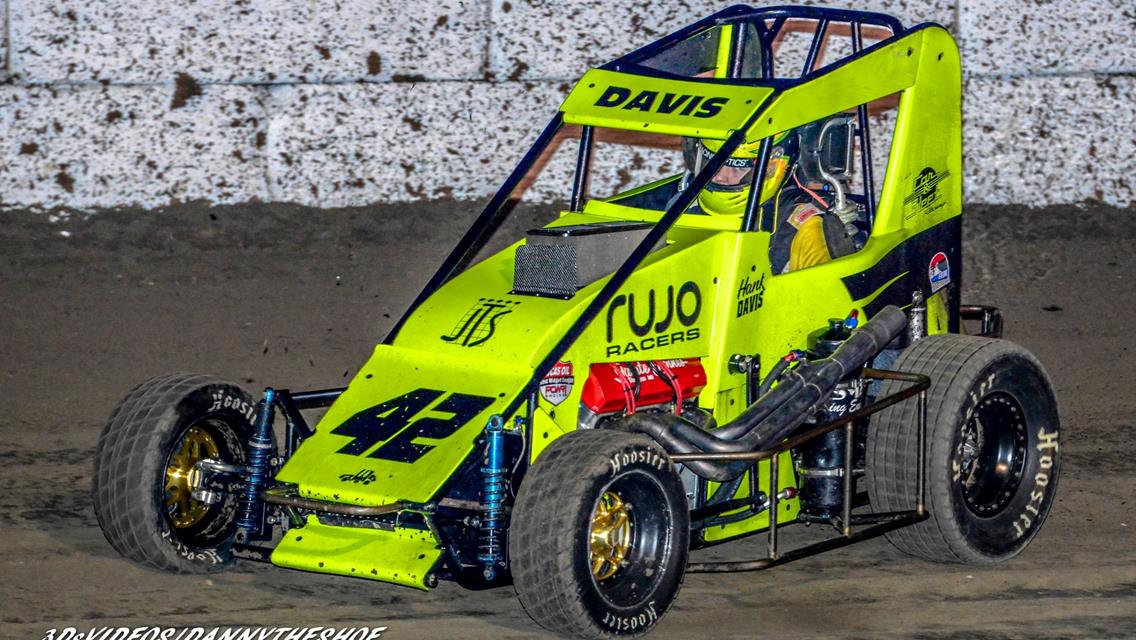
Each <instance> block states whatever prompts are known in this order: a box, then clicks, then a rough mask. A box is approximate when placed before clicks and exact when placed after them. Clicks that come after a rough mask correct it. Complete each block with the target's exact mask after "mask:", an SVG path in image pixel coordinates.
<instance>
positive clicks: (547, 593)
mask: <svg viewBox="0 0 1136 640" xmlns="http://www.w3.org/2000/svg"><path fill="white" fill-rule="evenodd" d="M565 139H569V140H573V139H575V140H578V142H579V144H578V147H577V153H576V162H575V166H576V172H575V178H574V180H573V182H572V184H571V185H570V186H571V191H570V196H569V197H567V200H568V202H569V204H568V207H567V209H566V210H564V211H561V212H559V214H558V215H556V216H555V219H554V220H552V221H551V222H550V223H548V224H546V225H544V226H542V227H539V228H535V229H532V230H530V231H528V232H527V233H526V234H525V235H524V237H522V238H520V239H518V240H517V241H516V242H514V243H513V244H511V245H510V246H508V247H507V248H506V249H504V250H502V251H499V252H496V253H493V254H491V255H489V256H488V257H486V258H485V259H483V260H481V261H480V262H477V263H476V264H473V262H474V260H473V258H474V256H475V254H477V252H478V251H479V250H480V249H481V248H482V247H483V246H484V245H485V242H486V240H487V238H489V236H490V235H491V234H492V233H493V232H494V231H495V230H496V229H497V228H498V226H499V225H500V223H501V220H502V219H503V217H504V216H503V214H505V213H506V212H507V211H508V210H509V209H510V207H511V205H512V204H513V202H514V199H515V196H516V194H517V192H518V188H519V187H520V186H521V185H524V184H528V181H529V178H530V177H531V175H530V174H531V173H532V172H533V169H534V167H538V166H540V165H541V164H543V162H542V161H541V158H542V157H543V156H544V155H545V154H546V152H550V149H551V148H552V147H553V146H555V145H556V144H559V143H560V142H561V141H563V140H565ZM623 143H630V144H635V145H638V148H639V149H640V150H639V151H635V152H634V153H635V155H633V156H629V155H627V151H626V147H625V146H621V144H623ZM620 154H623V155H620ZM621 158H622V159H621ZM628 158H630V160H628ZM885 159H886V162H884V160H885ZM625 162H632V163H634V164H636V166H652V165H654V166H657V167H659V169H660V175H661V176H662V177H661V179H659V180H657V181H655V182H651V183H649V184H645V185H642V186H638V187H636V188H631V189H629V190H628V189H626V188H625V185H617V184H615V183H614V181H613V180H612V179H610V177H608V178H605V177H604V176H603V175H601V174H602V171H600V170H601V169H603V168H604V167H607V168H609V169H610V168H611V167H613V166H619V165H620V164H621V163H625ZM593 167H595V168H597V171H596V172H593ZM885 167H886V168H885ZM609 173H611V172H609ZM593 174H595V175H593ZM605 179H606V180H607V182H604V180H605ZM605 189H606V190H607V191H606V192H604V193H599V194H598V195H595V196H593V194H592V192H593V191H604V190H605ZM565 194H566V195H569V192H568V190H567V187H566V189H565ZM961 215H962V154H961V102H960V67H959V54H958V50H957V48H956V46H955V43H954V41H953V40H952V38H951V36H950V35H949V34H948V33H947V32H946V30H944V29H943V28H942V27H940V26H937V25H934V24H922V25H918V26H915V27H912V28H907V29H905V28H903V27H902V26H901V25H900V23H899V22H898V21H897V20H896V19H894V18H892V17H889V16H886V15H882V14H877V13H869V12H861V11H846V10H834V9H822V8H816V7H777V8H768V9H762V8H750V7H745V6H735V7H731V8H729V9H726V10H724V11H721V12H719V13H716V14H714V15H712V16H710V17H708V18H706V19H704V20H701V21H699V22H697V23H695V24H693V25H690V26H688V27H685V28H683V29H680V30H678V31H676V32H674V33H672V34H670V35H668V36H666V37H664V38H662V39H661V40H659V41H657V42H654V43H652V44H650V45H648V46H646V47H643V48H641V49H638V50H636V51H634V52H632V53H629V54H627V55H625V56H623V57H621V58H619V59H617V60H614V61H612V62H610V63H608V64H605V65H603V66H602V67H599V68H596V69H592V70H590V71H588V72H587V73H586V74H585V75H584V76H583V78H582V79H581V80H580V81H579V82H578V83H576V85H575V86H574V87H573V88H572V90H571V92H570V93H569V94H568V96H567V98H566V99H565V100H564V102H563V104H562V105H561V106H560V108H559V110H558V111H557V112H556V114H555V115H554V116H553V118H552V120H551V122H550V123H549V124H548V126H547V127H546V128H545V129H544V130H543V133H541V134H540V136H539V137H538V139H537V140H536V142H535V144H534V145H533V146H532V148H531V149H530V150H529V151H528V152H527V153H526V154H525V156H524V158H523V159H522V160H521V162H520V164H519V166H517V168H516V169H515V170H514V171H513V173H512V174H511V175H510V176H509V177H508V179H507V180H506V181H505V183H504V185H503V186H502V187H501V189H500V190H499V191H498V193H497V194H496V196H495V197H494V198H493V199H492V200H491V201H490V203H489V204H488V206H487V207H486V208H485V210H484V211H483V212H482V213H481V215H480V216H479V217H478V218H477V219H476V221H475V222H474V224H473V226H472V227H471V228H470V230H469V232H468V233H467V234H466V235H465V237H463V238H462V240H461V242H460V243H459V244H458V246H457V247H455V249H454V250H453V252H452V253H451V254H450V255H449V257H448V258H447V259H446V260H445V262H444V263H443V264H442V266H441V267H440V268H439V269H438V271H437V273H436V274H435V275H434V277H433V278H432V279H431V280H430V282H429V283H428V284H427V286H426V288H425V289H424V290H423V291H422V292H421V294H420V295H419V296H418V297H417V299H416V300H415V301H414V303H413V304H412V305H411V306H410V308H409V309H408V310H407V311H406V313H405V314H404V315H403V316H402V318H401V319H400V320H399V321H398V323H397V324H396V326H395V327H394V329H393V330H392V331H391V332H390V334H389V335H388V336H386V338H385V339H384V340H382V342H381V343H380V344H379V345H378V346H377V347H376V348H375V350H374V353H373V354H372V355H371V357H370V359H369V360H368V361H367V362H366V364H365V365H364V366H363V367H362V368H361V369H360V370H359V373H358V375H357V376H355V378H354V379H353V380H352V381H351V383H350V384H349V385H348V386H347V387H346V388H343V389H328V390H321V391H307V392H289V391H287V390H277V389H267V390H265V392H264V394H263V397H262V398H261V399H260V400H259V401H256V400H254V399H253V397H252V396H250V395H249V394H248V393H247V392H246V391H244V390H242V389H240V388H239V387H237V386H235V385H232V384H228V383H224V382H221V381H219V380H216V379H213V378H210V377H207V376H191V375H175V376H167V377H163V378H158V379H155V380H151V381H148V382H146V383H144V384H142V385H141V386H139V387H138V388H136V389H135V390H134V391H132V392H131V393H130V395H129V396H127V398H126V399H125V400H124V401H123V402H122V404H121V405H120V406H119V408H118V409H117V410H116V411H115V413H114V414H113V415H112V417H111V419H110V421H109V423H108V424H107V427H106V429H105V431H104V433H103V435H102V438H101V439H100V441H99V445H98V453H97V463H96V474H95V481H94V498H95V510H96V513H97V515H98V519H99V523H100V525H101V526H102V528H103V531H104V532H105V534H106V537H107V539H108V540H109V541H110V543H111V544H112V545H113V546H114V547H115V548H116V549H117V550H118V551H119V552H121V553H122V554H123V555H124V556H126V557H128V558H130V559H132V560H135V561H138V562H142V563H145V564H149V565H153V566H156V567H159V568H162V569H166V570H171V571H179V572H182V571H208V570H213V569H217V568H221V567H224V566H226V565H228V564H229V563H230V562H231V561H232V560H233V559H234V558H237V557H244V558H253V559H258V560H263V561H268V562H271V563H273V564H276V565H279V566H282V567H290V568H296V569H304V570H308V571H316V572H323V573H334V574H340V575H344V576H353V577H357V578H367V579H372V580H381V581H385V582H391V583H396V584H401V585H406V586H411V587H416V588H419V589H429V588H431V587H433V586H435V585H436V584H437V582H438V580H439V579H450V580H457V581H459V582H461V583H462V584H465V585H468V586H470V587H474V588H485V587H494V586H498V585H506V584H509V583H512V584H513V585H514V586H515V588H516V591H517V593H518V595H519V597H520V601H521V604H522V605H523V606H524V608H525V610H526V611H527V612H528V613H529V614H530V615H531V616H532V618H533V619H534V620H535V621H536V622H537V623H539V624H540V625H543V626H544V627H547V628H548V629H551V630H553V631H556V632H559V633H563V634H567V635H572V636H578V637H585V638H607V637H616V636H634V635H639V634H642V633H645V632H647V631H648V630H650V629H651V628H652V627H653V626H654V625H655V624H656V623H657V622H658V620H659V619H660V618H661V617H662V616H663V614H664V613H665V612H666V611H667V609H668V608H669V607H670V605H671V603H672V602H673V601H674V599H675V597H676V595H677V593H678V590H679V587H680V584H681V582H682V579H683V575H684V573H685V572H687V571H722V572H729V571H750V570H757V569H764V568H768V567H771V566H774V565H777V564H779V563H783V562H788V561H790V560H794V559H798V558H802V557H805V556H809V555H812V554H815V553H819V552H822V551H825V550H829V549H833V548H836V547H839V546H843V545H847V544H851V543H853V542H856V541H859V540H863V539H865V538H869V537H872V536H877V535H886V536H887V537H888V539H889V540H891V541H892V542H893V543H894V544H895V545H896V546H897V547H899V548H900V549H902V550H904V551H907V552H910V553H912V554H914V555H918V556H921V557H924V558H929V559H932V560H939V561H948V562H974V563H985V562H994V561H998V560H1002V559H1005V558H1008V557H1011V556H1013V555H1015V554H1017V553H1019V552H1021V551H1022V549H1023V548H1024V547H1025V546H1026V545H1027V544H1028V543H1029V541H1030V540H1031V539H1032V538H1033V537H1034V536H1035V535H1036V533H1037V532H1038V530H1039V528H1040V526H1041V524H1042V522H1043V521H1044V519H1045V516H1046V514H1047V513H1048V511H1049V509H1050V506H1051V505H1052V503H1053V499H1054V491H1055V487H1056V484H1057V477H1058V469H1059V467H1060V456H1059V444H1058V443H1059V436H1060V425H1059V422H1058V413H1057V406H1056V400H1055V398H1054V394H1053V392H1052V390H1051V387H1050V383H1049V380H1048V378H1047V375H1046V373H1045V371H1044V369H1043V368H1042V366H1041V365H1040V364H1039V363H1038V362H1037V360H1036V359H1034V358H1033V357H1032V356H1031V355H1030V354H1029V353H1027V352H1026V351H1024V350H1023V349H1021V348H1020V347H1018V346H1015V345H1014V344H1012V343H1010V342H1006V341H1003V340H1000V339H999V338H1000V334H1001V319H1000V315H999V314H998V312H997V310H996V309H994V308H992V307H969V306H963V305H961V304H960V301H959V281H960V277H961V269H962V256H961V241H960V235H961V234H960V231H961V220H962V217H961ZM976 323H977V324H980V325H981V326H978V327H975V328H976V329H977V330H975V331H972V333H971V335H967V334H966V333H965V332H964V325H974V324H976ZM319 407H327V411H326V413H324V414H323V416H322V418H321V419H320V420H319V422H318V424H317V425H316V427H315V428H314V429H312V428H309V426H308V425H307V422H306V421H305V418H304V416H303V415H302V411H303V410H305V409H310V408H319ZM277 423H279V424H277ZM795 523H823V524H825V525H831V526H832V528H833V537H832V538H830V539H828V540H825V541H823V542H820V543H814V544H810V545H805V546H800V545H798V546H796V547H790V548H788V549H786V548H784V545H783V544H782V538H783V537H784V536H785V535H787V533H786V531H785V528H786V527H787V526H788V525H791V524H795ZM755 533H763V534H764V535H766V536H767V538H768V554H767V555H765V556H763V557H760V558H756V559H753V560H749V561H742V562H691V561H690V558H689V552H690V550H691V549H697V548H699V547H705V546H708V545H713V544H717V543H720V542H724V541H728V540H732V539H735V538H738V537H740V536H746V535H750V534H755Z"/></svg>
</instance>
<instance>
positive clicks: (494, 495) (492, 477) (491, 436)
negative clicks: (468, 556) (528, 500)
mask: <svg viewBox="0 0 1136 640" xmlns="http://www.w3.org/2000/svg"><path fill="white" fill-rule="evenodd" d="M505 471H506V470H505V425H504V421H503V420H502V419H501V416H499V415H494V416H493V417H491V418H489V424H487V425H485V466H484V467H482V468H481V483H482V485H481V504H482V506H483V507H484V509H485V510H484V511H483V512H482V516H481V545H480V547H479V548H478V554H477V560H478V562H480V563H481V564H482V567H483V568H482V575H484V576H485V579H486V580H492V579H494V578H496V577H497V567H498V566H499V565H500V564H502V560H503V558H504V555H503V554H502V551H501V530H502V529H503V528H504V526H505V520H504V516H505V491H506V489H507V487H506V485H505V483H506V482H508V480H507V479H506V478H505Z"/></svg>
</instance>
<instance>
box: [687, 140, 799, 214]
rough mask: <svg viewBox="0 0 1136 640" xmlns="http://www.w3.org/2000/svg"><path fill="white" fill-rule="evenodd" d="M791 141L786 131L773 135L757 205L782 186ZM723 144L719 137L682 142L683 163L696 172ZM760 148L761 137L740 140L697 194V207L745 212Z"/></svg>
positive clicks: (712, 211)
mask: <svg viewBox="0 0 1136 640" xmlns="http://www.w3.org/2000/svg"><path fill="white" fill-rule="evenodd" d="M790 142H791V136H790V135H789V132H788V131H783V132H781V133H779V134H777V135H775V136H774V137H773V148H772V149H771V150H770V154H769V162H768V163H767V164H766V169H765V180H764V182H763V183H762V185H761V198H760V200H759V201H758V204H761V203H764V202H765V201H766V200H768V199H770V198H772V197H773V195H774V194H775V193H777V189H778V188H780V187H781V183H782V182H784V181H785V176H786V174H787V172H788V168H789V165H790V161H791V160H792V150H791V149H790V148H789V147H790V144H789V143H790ZM723 144H724V142H723V141H722V140H705V139H703V140H698V139H692V141H691V143H690V144H687V145H685V146H686V148H685V149H684V151H685V154H684V155H685V158H686V165H687V169H689V170H690V172H691V174H692V175H697V174H698V172H699V171H700V170H701V169H702V167H703V166H704V165H705V164H706V163H707V162H709V161H710V158H711V157H713V156H714V154H715V153H717V151H718V150H719V149H721V148H722V145H723ZM760 149H761V140H756V141H754V142H743V143H742V144H741V145H739V146H738V148H737V149H736V150H735V151H734V153H733V155H732V156H730V157H729V158H727V159H726V163H725V164H724V165H722V168H721V169H719V170H718V173H716V174H714V177H713V178H711V179H710V183H709V184H708V185H706V188H705V189H703V190H702V192H701V193H699V194H698V206H699V207H701V208H702V210H703V211H704V212H706V213H709V214H711V215H741V214H742V213H744V212H745V207H746V200H748V199H749V192H750V188H751V187H752V184H753V171H754V165H755V164H756V163H757V155H758V152H759V150H760Z"/></svg>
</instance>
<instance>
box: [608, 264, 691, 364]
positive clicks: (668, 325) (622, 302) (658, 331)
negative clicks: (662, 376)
mask: <svg viewBox="0 0 1136 640" xmlns="http://www.w3.org/2000/svg"><path fill="white" fill-rule="evenodd" d="M664 295H665V297H664V299H663V302H662V303H660V304H659V305H658V307H657V308H656V305H655V298H656V295H655V290H654V289H651V290H649V291H648V292H647V300H646V305H644V302H643V298H642V297H640V298H638V300H637V299H636V297H635V294H634V293H629V294H627V295H624V294H619V295H618V296H615V297H614V298H612V301H611V304H610V305H608V308H607V342H608V346H607V353H606V355H607V356H609V357H610V356H619V355H626V354H628V353H637V352H639V351H649V350H651V349H654V348H655V347H665V346H667V345H670V344H676V343H679V342H690V341H691V340H697V339H698V338H699V335H700V334H699V331H698V327H695V326H692V325H694V324H695V323H696V322H698V315H699V314H700V313H701V312H702V291H700V290H699V289H698V285H697V284H694V283H693V282H691V281H689V280H688V281H687V282H684V283H683V284H682V285H681V286H679V288H678V290H677V291H676V290H675V287H674V285H670V286H668V287H667V291H666V294H664ZM663 305H666V311H665V312H663V311H662V308H663ZM644 306H645V307H646V310H645V312H644ZM621 308H626V309H627V314H626V318H627V328H629V329H630V330H631V333H633V334H635V335H636V336H637V337H639V338H640V339H639V340H632V341H629V342H619V343H616V342H615V326H616V324H620V325H622V324H623V323H622V322H620V318H621V317H623V316H624V314H623V313H620V312H619V310H620V309H621ZM640 318H643V319H644V321H643V322H640V321H639V319H640ZM672 329H677V330H672ZM613 343H614V344H613Z"/></svg>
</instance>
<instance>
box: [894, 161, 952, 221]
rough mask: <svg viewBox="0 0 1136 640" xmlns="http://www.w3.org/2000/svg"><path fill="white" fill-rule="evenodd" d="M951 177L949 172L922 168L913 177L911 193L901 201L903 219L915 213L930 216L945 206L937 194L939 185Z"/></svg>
mask: <svg viewBox="0 0 1136 640" xmlns="http://www.w3.org/2000/svg"><path fill="white" fill-rule="evenodd" d="M949 177H951V172H950V171H935V170H934V169H932V168H931V167H924V169H923V170H922V171H920V172H919V175H917V176H915V184H914V185H913V188H912V190H911V193H909V194H907V197H905V198H904V199H903V217H904V219H908V218H912V217H914V216H915V214H917V213H921V214H923V215H930V214H932V213H934V212H936V211H938V210H939V209H942V208H943V207H944V206H946V204H947V203H946V199H945V198H943V194H942V193H940V192H939V183H940V182H942V181H943V180H946V179H947V178H949Z"/></svg>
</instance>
